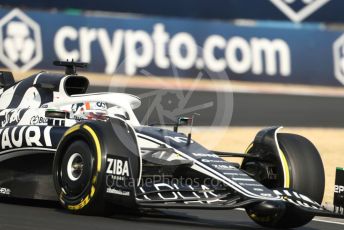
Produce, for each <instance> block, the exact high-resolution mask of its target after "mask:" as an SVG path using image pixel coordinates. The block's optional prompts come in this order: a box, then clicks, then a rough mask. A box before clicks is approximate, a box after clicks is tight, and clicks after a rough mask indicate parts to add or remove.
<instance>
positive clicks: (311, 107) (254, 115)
mask: <svg viewBox="0 0 344 230" xmlns="http://www.w3.org/2000/svg"><path fill="white" fill-rule="evenodd" d="M117 90H118V89H111V90H109V89H108V88H106V87H99V86H98V87H92V88H91V90H90V91H91V92H100V91H103V92H104V91H117ZM120 91H124V92H127V93H131V94H134V95H138V96H144V97H143V99H142V106H141V107H140V108H139V109H137V110H135V113H136V115H137V116H138V117H139V119H141V118H142V117H144V115H145V114H146V113H147V110H148V108H149V105H150V104H151V103H152V101H154V99H155V97H157V94H159V93H160V95H158V98H157V101H156V102H157V103H156V104H155V105H154V106H155V107H157V108H158V109H160V111H161V110H163V111H165V114H166V113H167V114H170V115H171V114H172V116H173V115H175V113H174V112H173V109H175V108H178V102H179V101H181V100H183V99H180V98H178V97H175V96H174V94H175V95H177V96H178V93H179V91H178V90H168V91H166V90H160V91H159V90H158V91H157V90H156V89H143V88H126V89H125V90H123V89H120ZM183 93H184V95H185V94H186V93H187V92H183ZM149 94H151V96H145V95H149ZM223 98H225V99H226V98H228V95H226V93H223V92H220V93H219V92H218V93H216V92H210V91H194V92H193V93H192V94H191V97H190V98H189V99H188V101H187V103H186V106H185V107H184V108H183V109H182V110H185V111H187V110H188V108H192V107H194V106H198V105H204V104H207V103H209V102H213V105H212V106H209V107H207V108H204V109H198V110H195V111H190V110H189V111H187V112H185V114H178V115H190V114H192V112H196V113H199V114H200V116H197V118H196V119H195V124H194V125H200V126H224V125H231V126H274V125H282V126H289V127H293V126H294V127H296V126H298V127H344V98H343V97H320V96H312V95H287V94H262V93H260V94H252V93H240V92H235V93H234V94H233V97H232V98H233V110H232V111H233V113H232V114H233V115H232V119H231V122H230V124H227V123H221V122H217V121H214V117H215V116H216V115H218V113H221V112H222V111H221V107H223V106H224V104H223V103H227V102H225V100H223ZM169 101H170V102H171V101H172V102H173V103H172V105H169V104H168V102H169ZM228 101H230V100H228ZM228 103H230V102H228ZM173 104H175V105H173ZM171 106H172V107H171ZM173 106H174V107H173ZM225 114H226V113H223V114H222V115H223V116H225ZM160 120H161V119H160ZM164 120H165V122H168V121H171V120H168V119H164ZM149 121H150V123H159V116H158V115H157V114H156V111H155V112H154V111H153V112H152V113H151V114H150V117H149Z"/></svg>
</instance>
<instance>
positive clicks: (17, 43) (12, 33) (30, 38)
mask: <svg viewBox="0 0 344 230" xmlns="http://www.w3.org/2000/svg"><path fill="white" fill-rule="evenodd" d="M41 40H42V39H41V30H40V26H39V25H38V23H37V22H35V21H34V20H32V19H31V18H30V17H28V16H27V15H26V14H25V13H24V12H22V11H21V10H19V9H14V10H12V11H11V12H9V13H8V14H7V15H5V16H4V17H2V18H1V19H0V61H1V62H2V63H3V64H4V65H5V66H6V67H8V68H10V69H12V70H21V71H25V70H29V69H31V68H32V67H33V66H35V65H36V64H38V63H39V62H40V61H41V60H42V57H43V53H42V41H41Z"/></svg>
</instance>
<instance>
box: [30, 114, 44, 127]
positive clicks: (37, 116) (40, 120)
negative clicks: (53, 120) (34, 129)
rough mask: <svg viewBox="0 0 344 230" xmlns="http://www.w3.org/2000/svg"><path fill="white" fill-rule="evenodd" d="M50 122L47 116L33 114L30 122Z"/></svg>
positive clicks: (35, 123)
mask: <svg viewBox="0 0 344 230" xmlns="http://www.w3.org/2000/svg"><path fill="white" fill-rule="evenodd" d="M46 123H48V118H46V117H41V116H39V115H36V116H33V117H32V118H31V119H30V124H31V125H37V124H46Z"/></svg>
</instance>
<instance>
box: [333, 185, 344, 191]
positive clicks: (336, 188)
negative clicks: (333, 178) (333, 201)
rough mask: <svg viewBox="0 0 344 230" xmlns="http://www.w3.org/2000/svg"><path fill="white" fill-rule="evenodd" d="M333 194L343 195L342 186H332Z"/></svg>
mask: <svg viewBox="0 0 344 230" xmlns="http://www.w3.org/2000/svg"><path fill="white" fill-rule="evenodd" d="M334 193H344V186H343V185H335V186H334Z"/></svg>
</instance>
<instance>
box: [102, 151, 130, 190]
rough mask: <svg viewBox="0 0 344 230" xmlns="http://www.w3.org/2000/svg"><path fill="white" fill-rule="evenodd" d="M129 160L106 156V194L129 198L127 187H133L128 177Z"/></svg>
mask: <svg viewBox="0 0 344 230" xmlns="http://www.w3.org/2000/svg"><path fill="white" fill-rule="evenodd" d="M129 167H130V166H129V160H128V158H125V157H119V156H116V157H115V156H108V158H107V159H106V192H107V193H109V194H114V195H120V196H130V194H131V193H130V189H129V187H132V186H134V184H133V183H131V182H132V180H131V177H130V168H129Z"/></svg>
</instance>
